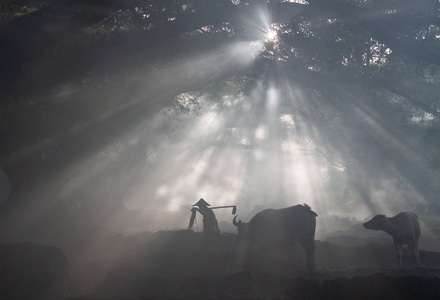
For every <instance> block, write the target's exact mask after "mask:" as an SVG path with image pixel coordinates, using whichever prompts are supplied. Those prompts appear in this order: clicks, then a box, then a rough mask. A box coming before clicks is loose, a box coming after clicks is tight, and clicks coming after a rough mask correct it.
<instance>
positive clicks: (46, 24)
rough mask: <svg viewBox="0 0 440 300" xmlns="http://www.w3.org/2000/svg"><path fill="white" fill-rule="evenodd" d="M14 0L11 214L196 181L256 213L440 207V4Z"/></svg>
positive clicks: (8, 66) (5, 92)
mask: <svg viewBox="0 0 440 300" xmlns="http://www.w3.org/2000/svg"><path fill="white" fill-rule="evenodd" d="M0 9H1V13H0V22H1V23H0V51H1V52H0V97H1V98H0V105H1V110H0V137H1V143H2V146H1V147H0V166H1V168H2V169H3V171H4V173H5V174H6V175H7V179H5V180H3V183H2V184H3V186H6V185H10V187H11V192H10V193H6V192H3V194H4V195H6V194H9V196H8V200H7V201H6V200H2V202H3V205H2V207H1V211H2V214H3V215H4V216H6V217H5V218H3V220H4V221H3V222H14V220H17V218H16V217H15V216H16V212H17V211H22V212H23V211H26V212H29V210H32V211H33V214H32V217H30V216H29V215H30V214H26V213H21V217H22V218H30V219H32V220H40V219H44V218H46V219H47V218H57V217H55V215H59V214H60V211H63V213H62V215H63V216H64V217H65V216H66V214H67V215H69V218H70V217H72V215H71V212H72V211H75V213H77V212H79V211H80V212H81V213H77V214H78V215H81V216H82V217H83V218H84V220H92V219H93V220H103V219H105V218H106V217H108V215H110V214H115V211H118V210H120V207H121V204H122V203H123V204H124V205H126V206H127V207H130V208H132V209H138V208H141V207H143V205H144V204H145V203H147V204H149V206H148V205H147V207H150V206H156V207H157V206H164V207H166V208H169V209H170V210H172V207H174V206H175V205H179V203H184V202H193V201H194V200H195V199H196V198H198V197H199V195H198V194H197V193H199V192H201V193H205V194H207V195H209V196H211V197H215V198H217V199H219V200H218V201H221V202H223V201H234V202H237V203H239V204H241V205H242V207H248V208H249V210H251V209H252V207H253V205H255V204H264V205H267V206H274V205H275V206H277V205H278V206H281V205H285V204H288V203H291V202H295V203H298V202H300V203H301V202H308V201H311V203H312V207H313V208H314V209H315V210H318V211H319V210H322V211H326V212H330V211H343V212H345V213H350V212H351V213H355V214H357V215H359V214H364V215H365V214H367V213H368V212H369V213H373V212H379V211H387V212H390V211H396V210H402V209H408V210H414V211H416V212H419V213H422V214H426V215H431V216H435V215H438V213H439V212H440V206H439V201H438V200H439V199H438V195H439V194H440V126H439V125H440V124H439V117H440V68H439V66H440V4H439V2H438V1H436V0H419V1H411V0H380V1H379V0H308V1H305V0H296V1H295V0H290V1H289V0H278V1H269V0H266V1H264V0H248V1H241V0H212V1H206V0H157V1H154V0H130V1H123V0H90V1H85V0H76V1H74V0H60V1H55V0H53V1H49V0H46V1H36V0H35V1H31V0H29V1H26V0H22V1H9V0H4V1H1V2H0ZM8 182H9V183H8ZM3 190H5V191H6V190H8V188H7V187H4V188H3ZM0 191H1V190H0ZM1 194H2V193H0V195H1ZM141 195H142V196H141ZM200 196H202V195H200ZM209 196H206V197H208V201H209ZM5 197H6V196H4V198H5ZM191 197H192V198H191ZM188 199H190V200H188ZM292 199H293V200H292ZM308 199H314V200H308ZM246 203H247V204H246ZM55 212H56V213H55ZM48 216H50V217H48ZM72 218H73V217H72ZM5 220H6V221H5ZM35 222H37V221H35Z"/></svg>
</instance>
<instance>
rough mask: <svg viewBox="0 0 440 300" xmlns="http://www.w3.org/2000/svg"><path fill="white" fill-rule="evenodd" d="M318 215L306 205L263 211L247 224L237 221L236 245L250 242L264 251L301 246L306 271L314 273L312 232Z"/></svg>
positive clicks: (313, 235)
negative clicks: (297, 244) (264, 249)
mask: <svg viewBox="0 0 440 300" xmlns="http://www.w3.org/2000/svg"><path fill="white" fill-rule="evenodd" d="M317 216H318V215H317V214H316V213H315V212H314V211H312V210H311V208H310V207H309V206H308V205H307V204H304V205H296V206H290V207H286V208H282V209H266V210H263V211H261V212H259V213H258V214H256V215H255V216H254V217H253V218H252V219H251V220H250V221H249V223H243V222H241V221H238V222H237V221H236V218H237V216H235V217H234V220H233V224H234V225H235V226H236V227H237V229H238V239H239V241H250V242H252V243H254V244H257V245H259V246H261V247H263V248H267V247H284V246H291V245H294V244H296V243H298V242H299V243H300V244H301V246H302V247H303V248H304V250H305V252H306V261H307V267H308V268H309V270H310V271H314V270H315V229H316V217H317Z"/></svg>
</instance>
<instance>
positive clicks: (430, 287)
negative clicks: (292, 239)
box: [0, 231, 440, 300]
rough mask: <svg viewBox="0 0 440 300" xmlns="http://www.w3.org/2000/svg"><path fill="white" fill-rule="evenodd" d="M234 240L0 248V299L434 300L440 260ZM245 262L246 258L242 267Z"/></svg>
mask: <svg viewBox="0 0 440 300" xmlns="http://www.w3.org/2000/svg"><path fill="white" fill-rule="evenodd" d="M236 246H237V245H236V239H235V236H234V235H228V234H224V235H221V236H219V237H218V238H216V239H211V240H206V239H204V238H203V236H202V234H200V233H194V232H192V231H162V232H156V233H144V234H139V235H135V236H130V237H123V236H118V237H116V236H113V237H106V238H101V239H95V240H84V241H82V243H80V244H78V245H76V247H72V248H71V249H67V250H61V249H59V248H57V247H53V246H42V245H38V244H33V243H15V244H1V247H0V258H1V259H0V263H1V273H0V276H1V278H0V280H1V282H2V284H1V285H0V298H1V299H78V300H83V299H440V298H439V296H440V252H436V251H426V250H422V251H421V253H420V255H421V260H422V262H423V264H424V268H417V267H416V266H415V262H414V261H413V259H412V258H411V257H409V256H406V257H405V267H404V268H403V269H398V268H397V266H396V263H397V261H396V257H395V253H394V249H393V247H392V245H391V244H381V243H375V242H369V243H368V244H364V245H352V246H347V245H340V244H339V245H338V244H335V243H334V242H327V241H316V262H317V270H316V272H309V271H307V270H306V268H305V263H304V253H303V249H302V248H301V247H299V246H295V247H290V248H285V249H271V250H270V251H268V252H265V251H252V252H251V254H250V255H249V254H246V255H244V254H242V252H241V251H240V248H237V247H236ZM249 258H250V259H249Z"/></svg>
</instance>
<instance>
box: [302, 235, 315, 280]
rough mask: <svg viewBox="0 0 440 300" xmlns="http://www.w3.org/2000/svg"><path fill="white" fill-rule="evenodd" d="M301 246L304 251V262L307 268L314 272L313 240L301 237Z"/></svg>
mask: <svg viewBox="0 0 440 300" xmlns="http://www.w3.org/2000/svg"><path fill="white" fill-rule="evenodd" d="M300 244H301V246H302V247H303V248H304V251H305V252H306V262H307V268H308V269H309V270H310V271H312V272H314V271H315V241H314V240H312V239H303V240H301V241H300Z"/></svg>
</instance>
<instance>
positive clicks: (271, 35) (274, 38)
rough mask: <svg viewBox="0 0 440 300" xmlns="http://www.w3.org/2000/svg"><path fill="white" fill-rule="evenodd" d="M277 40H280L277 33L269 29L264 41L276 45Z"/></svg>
mask: <svg viewBox="0 0 440 300" xmlns="http://www.w3.org/2000/svg"><path fill="white" fill-rule="evenodd" d="M277 40H278V33H277V31H276V30H275V29H273V28H269V29H268V30H267V31H266V33H265V35H264V41H265V42H272V43H275V42H276V41H277Z"/></svg>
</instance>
